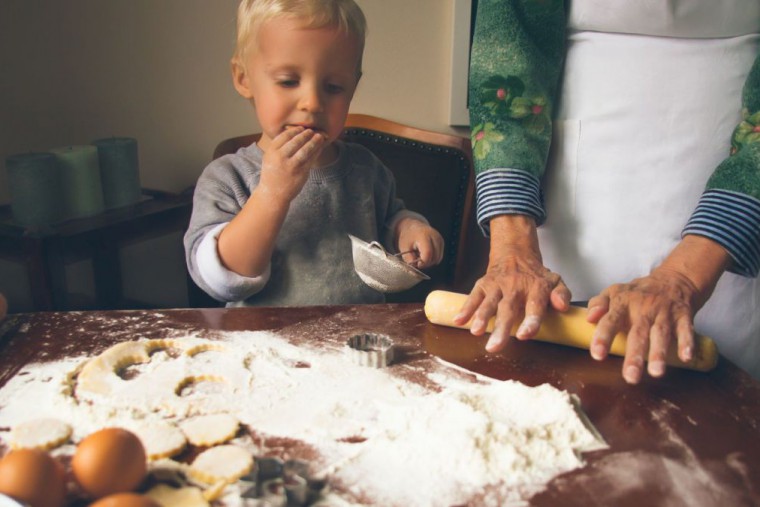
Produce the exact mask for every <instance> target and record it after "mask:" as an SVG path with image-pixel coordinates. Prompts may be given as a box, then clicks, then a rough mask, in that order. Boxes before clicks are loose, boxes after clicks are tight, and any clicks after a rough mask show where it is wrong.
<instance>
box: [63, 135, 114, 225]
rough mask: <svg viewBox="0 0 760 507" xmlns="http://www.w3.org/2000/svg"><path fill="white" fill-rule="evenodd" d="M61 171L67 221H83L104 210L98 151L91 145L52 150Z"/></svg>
mask: <svg viewBox="0 0 760 507" xmlns="http://www.w3.org/2000/svg"><path fill="white" fill-rule="evenodd" d="M51 153H53V155H55V156H56V158H57V159H58V167H59V169H60V171H61V190H62V193H63V202H64V208H65V210H66V215H67V218H81V217H87V216H91V215H96V214H98V213H100V212H102V211H103V207H104V206H103V189H102V188H101V184H100V167H99V166H98V150H97V148H95V147H94V146H92V145H84V146H66V147H64V148H57V149H55V150H51Z"/></svg>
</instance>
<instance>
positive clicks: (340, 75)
mask: <svg viewBox="0 0 760 507" xmlns="http://www.w3.org/2000/svg"><path fill="white" fill-rule="evenodd" d="M360 51H361V49H360V47H359V44H358V42H357V40H356V38H355V37H353V36H349V35H346V34H344V33H342V32H340V31H339V30H337V29H335V28H317V29H313V28H303V27H302V24H301V23H300V22H299V20H296V19H289V18H275V19H273V20H271V21H268V22H266V23H264V24H263V25H262V26H261V28H260V30H259V35H258V40H257V44H256V47H255V48H253V49H252V50H251V51H250V56H249V57H247V61H246V62H243V63H244V65H245V68H246V69H247V72H246V76H241V77H240V79H237V77H236V83H235V84H236V87H237V89H238V91H239V92H240V93H241V94H242V95H243V96H244V97H247V98H249V99H251V100H252V102H253V104H254V106H255V108H256V116H257V117H258V120H259V123H260V124H261V128H262V137H261V140H260V141H259V145H260V146H261V148H262V149H263V150H265V151H266V149H267V146H268V145H269V143H271V141H272V139H274V138H275V137H276V136H277V135H278V134H280V133H281V132H283V131H284V130H285V129H287V128H288V127H291V126H303V127H306V128H310V129H313V130H314V131H316V132H320V133H321V134H322V135H324V136H325V138H326V141H327V143H331V142H333V141H335V139H337V138H338V137H339V136H340V134H341V133H342V131H343V127H344V124H345V121H346V115H347V114H348V108H349V105H350V104H351V99H352V98H353V95H354V91H355V90H356V85H357V83H358V80H359V74H358V72H359V69H358V65H359V57H360ZM239 81H240V82H239ZM241 85H242V89H241ZM246 92H248V93H250V95H247V94H246ZM325 151H327V150H325ZM325 155H326V156H327V153H325ZM322 158H323V159H324V157H322ZM322 161H324V160H322Z"/></svg>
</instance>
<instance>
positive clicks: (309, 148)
mask: <svg viewBox="0 0 760 507" xmlns="http://www.w3.org/2000/svg"><path fill="white" fill-rule="evenodd" d="M306 132H312V133H313V135H311V137H307V138H303V139H305V140H304V142H303V144H301V145H300V146H298V148H297V149H296V151H295V153H293V154H292V155H291V156H292V157H293V158H294V159H296V160H297V161H299V162H306V161H308V160H310V159H312V158H313V157H315V156H316V155H317V154H318V153H319V151H320V150H321V149H322V145H323V144H324V141H325V138H324V136H323V135H322V134H318V133H316V132H314V131H313V130H307V131H306ZM304 133H305V132H304ZM301 139H302V138H300V136H299V137H296V138H295V139H293V141H301Z"/></svg>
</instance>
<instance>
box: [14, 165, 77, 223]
mask: <svg viewBox="0 0 760 507" xmlns="http://www.w3.org/2000/svg"><path fill="white" fill-rule="evenodd" d="M5 168H6V169H7V171H8V186H9V188H10V192H11V212H12V213H13V219H14V220H15V221H16V222H18V223H20V224H21V225H24V226H33V227H34V226H43V225H48V224H51V223H53V222H55V221H57V220H60V219H61V218H62V215H63V214H64V211H63V208H62V199H61V191H60V190H61V180H60V173H59V171H58V164H57V162H56V159H55V156H54V155H53V154H52V153H23V154H18V155H11V156H9V157H8V158H6V159H5Z"/></svg>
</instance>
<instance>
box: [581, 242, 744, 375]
mask: <svg viewBox="0 0 760 507" xmlns="http://www.w3.org/2000/svg"><path fill="white" fill-rule="evenodd" d="M731 262H732V260H731V257H730V256H729V254H728V252H726V251H725V250H724V249H723V248H722V247H721V246H720V245H718V244H717V243H715V242H713V241H712V240H709V239H707V238H703V237H699V236H691V235H687V236H685V237H684V238H683V239H682V240H681V242H680V243H679V244H678V245H677V246H676V247H675V248H674V249H673V251H672V252H671V253H670V254H669V255H668V257H667V258H666V259H665V260H664V261H663V263H662V264H661V265H660V266H659V267H657V268H655V269H654V270H653V271H652V273H650V274H649V275H647V276H644V277H641V278H637V279H635V280H633V281H632V282H630V283H620V284H614V285H611V286H610V287H607V288H606V289H604V290H603V291H602V292H601V293H600V294H599V295H598V296H595V297H593V298H591V299H590V300H589V310H588V315H587V320H588V321H589V322H592V323H595V324H597V327H596V331H595V332H594V336H593V337H592V340H591V350H590V352H591V356H592V357H594V358H595V359H598V360H602V359H604V358H605V357H607V354H608V352H609V347H610V344H611V343H612V340H613V339H614V336H615V334H617V333H618V332H622V333H624V334H626V335H627V338H628V342H627V346H626V351H625V359H624V361H623V378H624V379H625V381H626V382H628V383H630V384H637V383H639V382H640V381H641V378H642V376H643V372H644V360H645V358H646V359H647V360H648V366H647V372H648V373H649V375H651V376H652V377H661V376H663V375H664V374H665V357H666V354H667V350H668V348H669V347H670V345H671V342H672V341H673V339H674V338H675V339H676V343H677V345H678V357H679V358H680V359H681V360H682V361H684V362H688V361H691V360H692V359H693V357H694V315H696V313H697V311H698V310H699V309H700V308H701V307H702V306H703V305H704V304H705V302H706V301H707V300H708V299H709V298H710V295H711V294H712V291H713V289H714V288H715V285H716V284H717V283H718V280H719V279H720V276H721V275H722V274H723V272H724V271H725V270H726V269H728V267H729V266H730V264H731Z"/></svg>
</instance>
